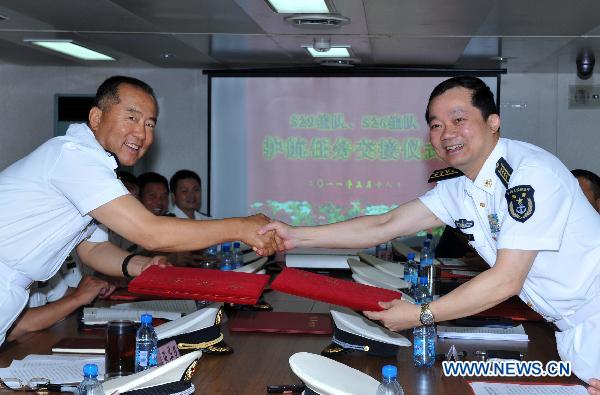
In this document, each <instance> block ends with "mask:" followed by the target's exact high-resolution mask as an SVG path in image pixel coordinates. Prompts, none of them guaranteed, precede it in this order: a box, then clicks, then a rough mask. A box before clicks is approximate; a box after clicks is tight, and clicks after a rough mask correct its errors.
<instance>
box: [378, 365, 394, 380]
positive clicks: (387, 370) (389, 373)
mask: <svg viewBox="0 0 600 395" xmlns="http://www.w3.org/2000/svg"><path fill="white" fill-rule="evenodd" d="M381 374H382V376H383V377H384V378H386V379H391V378H395V377H397V376H398V368H397V367H395V366H394V365H385V366H384V367H383V368H381Z"/></svg>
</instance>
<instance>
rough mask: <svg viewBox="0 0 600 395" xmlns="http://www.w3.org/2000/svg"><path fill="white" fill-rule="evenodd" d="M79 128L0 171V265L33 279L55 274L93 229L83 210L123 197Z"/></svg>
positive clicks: (97, 148) (105, 159)
mask: <svg viewBox="0 0 600 395" xmlns="http://www.w3.org/2000/svg"><path fill="white" fill-rule="evenodd" d="M116 167H117V163H116V161H115V159H114V158H113V157H112V156H111V155H110V154H108V153H107V152H106V151H105V150H104V149H103V148H102V146H101V145H100V144H99V143H98V141H97V140H96V138H95V137H94V134H93V133H92V131H91V130H90V129H89V128H88V127H87V125H85V124H74V125H71V126H70V127H69V129H68V130H67V133H66V135H65V136H61V137H56V138H53V139H50V140H48V141H47V142H46V143H44V144H42V145H41V146H40V147H38V148H37V149H36V150H35V151H33V152H32V153H31V154H29V155H27V156H26V157H25V158H23V159H21V160H19V161H18V162H16V163H14V164H13V165H11V166H10V167H8V168H7V169H5V170H4V171H2V172H1V173H0V261H1V262H3V263H4V264H5V265H7V266H9V267H12V268H13V269H15V270H17V271H19V272H21V273H23V274H25V275H27V276H29V277H30V278H32V279H34V280H46V279H48V278H50V277H51V276H52V275H53V274H54V273H56V272H57V271H58V269H59V268H60V266H61V264H62V263H63V262H64V261H65V258H66V257H67V256H68V255H69V253H70V252H71V250H72V249H73V248H74V247H75V246H77V244H79V243H80V242H81V241H82V240H84V239H85V238H87V237H89V236H90V235H91V234H92V233H93V231H94V230H95V228H96V226H95V225H93V223H92V217H90V216H89V212H90V211H92V210H94V209H96V208H98V207H100V206H101V205H103V204H105V203H108V202H110V201H111V200H113V199H115V198H117V197H119V196H122V195H125V194H127V193H128V191H127V189H126V188H125V187H124V186H123V184H122V183H121V182H120V181H119V180H118V179H117V178H116V175H115V172H114V170H115V169H116Z"/></svg>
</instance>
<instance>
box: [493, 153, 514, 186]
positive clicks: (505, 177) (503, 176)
mask: <svg viewBox="0 0 600 395" xmlns="http://www.w3.org/2000/svg"><path fill="white" fill-rule="evenodd" d="M512 172H513V169H512V167H510V165H509V164H508V162H507V161H506V159H504V158H500V159H498V162H496V175H497V176H498V178H499V179H500V181H502V184H503V185H504V188H508V182H509V181H510V176H511V175H512Z"/></svg>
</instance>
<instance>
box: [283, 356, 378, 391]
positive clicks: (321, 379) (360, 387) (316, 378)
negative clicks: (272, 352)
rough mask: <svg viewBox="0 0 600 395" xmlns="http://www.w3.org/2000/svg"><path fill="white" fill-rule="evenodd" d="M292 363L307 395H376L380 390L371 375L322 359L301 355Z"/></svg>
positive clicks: (320, 357) (292, 358) (293, 358)
mask: <svg viewBox="0 0 600 395" xmlns="http://www.w3.org/2000/svg"><path fill="white" fill-rule="evenodd" d="M289 361H290V368H291V369H292V371H293V372H294V373H295V374H296V376H298V378H299V379H300V380H302V381H303V382H304V385H305V386H306V389H305V392H304V393H305V394H306V395H312V394H318V395H342V394H374V393H375V392H376V391H377V387H378V386H379V381H377V380H375V379H374V378H373V377H371V376H369V375H368V374H365V373H363V372H361V371H359V370H356V369H354V368H351V367H350V366H347V365H344V364H343V363H340V362H337V361H334V360H332V359H329V358H326V357H323V356H321V355H317V354H311V353H308V352H299V353H296V354H294V355H292V356H291V357H290V360H289Z"/></svg>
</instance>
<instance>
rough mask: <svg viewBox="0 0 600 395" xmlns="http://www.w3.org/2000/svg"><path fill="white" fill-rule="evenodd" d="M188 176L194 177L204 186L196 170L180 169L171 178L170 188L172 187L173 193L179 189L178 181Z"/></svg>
mask: <svg viewBox="0 0 600 395" xmlns="http://www.w3.org/2000/svg"><path fill="white" fill-rule="evenodd" d="M186 178H193V179H194V180H196V181H198V184H199V185H200V186H202V181H201V180H200V176H199V175H198V174H197V173H196V172H194V171H191V170H186V169H183V170H178V171H176V172H175V174H173V176H172V177H171V179H170V180H169V188H170V189H171V193H175V190H176V189H177V183H178V182H179V181H180V180H185V179H186Z"/></svg>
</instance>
